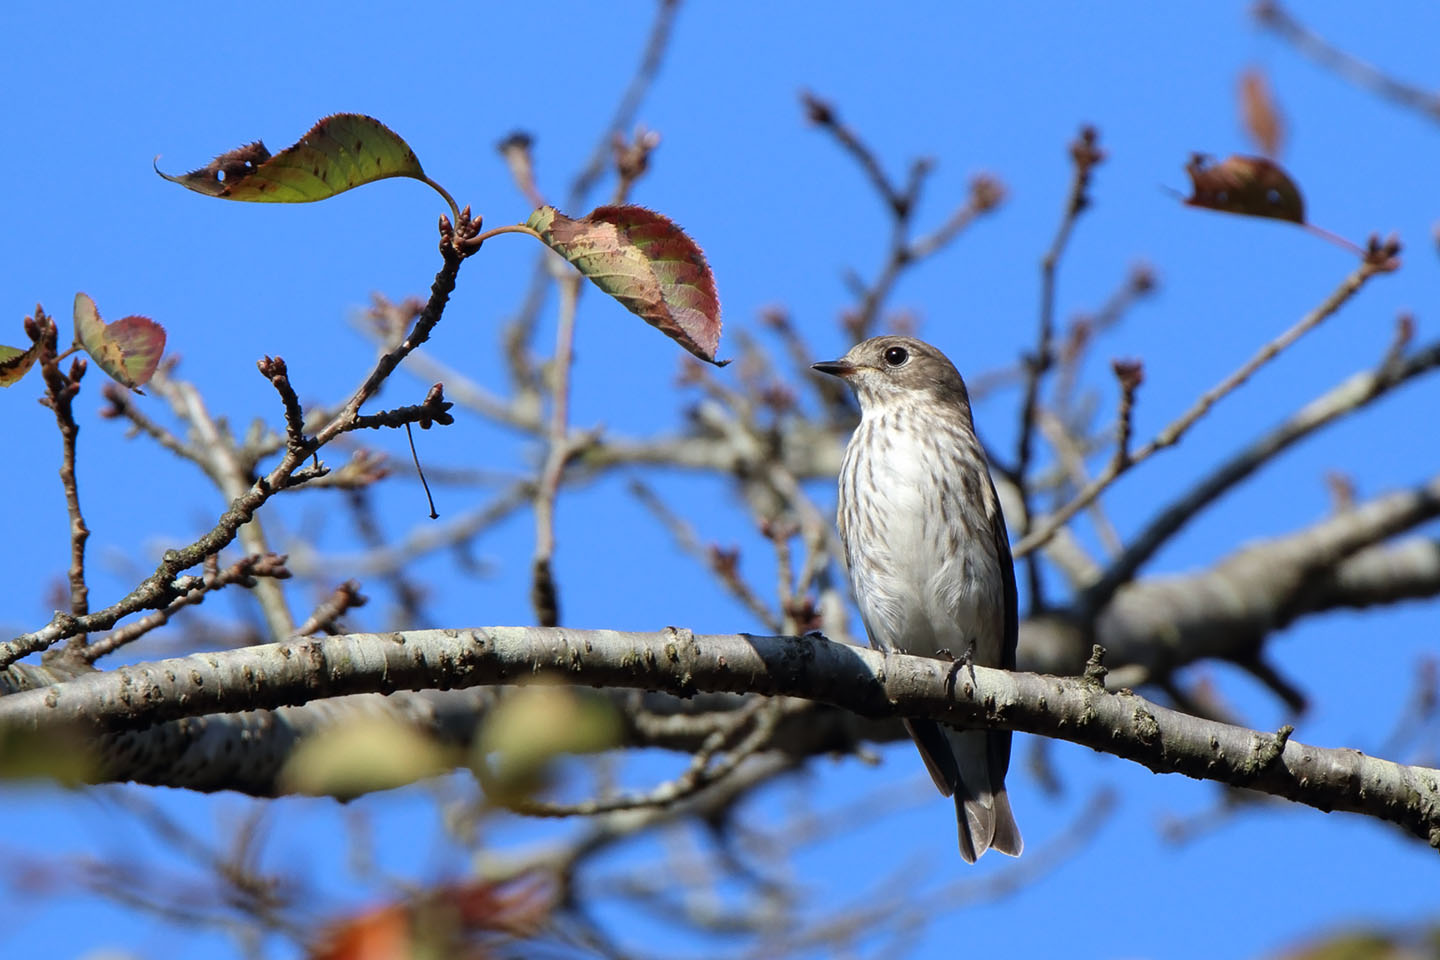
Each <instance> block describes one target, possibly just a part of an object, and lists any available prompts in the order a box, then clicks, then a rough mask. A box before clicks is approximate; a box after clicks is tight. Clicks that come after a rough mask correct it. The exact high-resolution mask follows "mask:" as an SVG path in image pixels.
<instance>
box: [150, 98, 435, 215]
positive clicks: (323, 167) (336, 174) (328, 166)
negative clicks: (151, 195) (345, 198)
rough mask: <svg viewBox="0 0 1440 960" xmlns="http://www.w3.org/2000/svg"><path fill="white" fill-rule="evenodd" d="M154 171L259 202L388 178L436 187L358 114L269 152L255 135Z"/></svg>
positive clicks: (313, 195)
mask: <svg viewBox="0 0 1440 960" xmlns="http://www.w3.org/2000/svg"><path fill="white" fill-rule="evenodd" d="M155 172H156V173H159V174H160V176H162V177H164V178H165V179H166V180H170V181H172V182H174V183H178V184H180V185H181V186H182V187H188V188H189V189H191V190H194V191H195V192H197V193H203V194H206V195H208V196H212V197H222V198H224V199H226V200H246V201H251V202H259V203H313V202H314V201H317V200H325V199H327V198H329V197H333V196H335V195H336V194H337V193H343V192H344V191H346V190H349V189H351V188H352V187H358V186H361V185H362V184H366V183H372V182H374V181H376V180H384V179H387V178H389V177H410V178H412V179H415V180H420V181H421V182H423V183H428V184H430V185H431V186H435V185H434V184H433V183H432V182H431V180H430V178H429V177H427V176H426V175H425V171H424V169H422V168H421V166H420V161H419V159H417V158H416V156H415V151H414V150H411V149H410V145H409V144H407V143H406V142H405V141H404V140H403V139H401V138H400V135H399V134H397V133H395V132H394V131H393V130H391V129H390V128H389V127H387V126H385V124H383V123H381V122H380V121H379V120H376V119H375V118H374V117H367V116H364V115H363V114H358V113H337V114H334V115H333V116H329V117H326V118H325V119H324V120H321V121H320V122H319V123H317V124H315V126H314V127H312V128H311V129H310V132H309V133H307V134H305V136H303V137H301V138H300V140H299V142H298V143H296V144H295V145H294V146H290V147H286V148H285V149H284V150H282V151H280V152H279V153H277V154H274V155H273V156H272V155H271V153H270V151H269V150H267V149H265V144H263V143H261V142H260V141H258V140H257V141H255V142H254V143H251V144H247V145H245V146H243V147H237V148H236V149H234V150H231V151H230V152H229V153H224V154H221V155H220V156H218V157H216V158H215V159H214V160H212V161H210V163H209V164H208V165H206V166H204V167H201V168H200V169H199V170H192V171H191V172H189V173H186V174H181V175H179V176H172V175H171V174H168V173H164V172H162V171H161V170H160V169H159V168H158V167H157V168H156V170H155ZM447 199H448V197H447Z"/></svg>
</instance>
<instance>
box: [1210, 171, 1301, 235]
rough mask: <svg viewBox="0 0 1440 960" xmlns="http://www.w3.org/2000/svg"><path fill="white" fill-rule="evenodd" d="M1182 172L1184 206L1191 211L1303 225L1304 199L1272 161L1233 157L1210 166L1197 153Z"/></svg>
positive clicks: (1292, 182)
mask: <svg viewBox="0 0 1440 960" xmlns="http://www.w3.org/2000/svg"><path fill="white" fill-rule="evenodd" d="M1185 172H1186V173H1188V174H1189V175H1190V183H1191V185H1192V190H1191V195H1190V196H1189V197H1188V198H1186V200H1185V202H1186V203H1188V204H1189V205H1190V206H1192V207H1204V208H1205V209H1207V210H1219V211H1221V212H1223V213H1239V214H1243V215H1245V216H1249V217H1269V218H1271V219H1274V220H1288V221H1290V222H1291V223H1301V224H1303V223H1304V222H1305V199H1304V198H1303V197H1302V196H1301V195H1300V188H1299V187H1298V186H1296V185H1295V181H1294V180H1292V179H1290V175H1289V174H1287V173H1286V172H1285V171H1284V170H1282V169H1280V165H1279V164H1277V163H1275V162H1274V161H1271V160H1267V159H1265V158H1264V157H1242V156H1233V157H1227V158H1226V159H1225V160H1224V161H1222V162H1220V163H1213V162H1212V161H1211V160H1210V158H1208V157H1205V156H1203V155H1202V154H1198V153H1197V154H1195V155H1193V156H1192V157H1191V158H1190V163H1189V164H1187V165H1186V167H1185Z"/></svg>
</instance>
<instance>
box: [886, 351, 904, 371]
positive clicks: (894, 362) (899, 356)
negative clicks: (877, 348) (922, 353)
mask: <svg viewBox="0 0 1440 960" xmlns="http://www.w3.org/2000/svg"><path fill="white" fill-rule="evenodd" d="M909 359H910V351H908V350H906V349H905V348H904V347H891V348H890V349H889V350H886V351H885V362H886V363H888V364H890V366H892V367H898V366H900V364H902V363H904V362H905V361H906V360H909Z"/></svg>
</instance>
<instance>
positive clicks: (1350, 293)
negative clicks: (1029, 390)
mask: <svg viewBox="0 0 1440 960" xmlns="http://www.w3.org/2000/svg"><path fill="white" fill-rule="evenodd" d="M1398 252H1399V245H1398V243H1396V242H1395V241H1391V242H1390V243H1389V244H1388V245H1386V246H1385V247H1384V248H1382V249H1379V250H1377V254H1378V255H1377V256H1370V257H1367V258H1366V259H1365V260H1364V261H1363V262H1361V264H1360V266H1358V267H1356V268H1355V271H1354V272H1353V273H1351V274H1350V276H1348V277H1346V278H1345V280H1344V281H1343V282H1342V283H1341V284H1340V286H1339V287H1337V288H1336V289H1335V292H1334V293H1332V294H1330V296H1329V297H1327V298H1326V299H1325V301H1324V302H1323V303H1321V304H1320V306H1318V307H1316V308H1315V309H1314V310H1312V311H1310V312H1309V313H1308V314H1306V315H1305V316H1304V317H1303V318H1302V319H1301V320H1300V322H1299V323H1297V324H1295V325H1294V326H1293V327H1291V328H1290V329H1289V330H1286V331H1285V332H1284V333H1282V334H1280V336H1278V337H1276V338H1275V339H1274V340H1271V341H1270V342H1269V343H1267V344H1265V346H1263V347H1261V348H1260V350H1259V352H1258V353H1256V354H1255V356H1253V357H1251V358H1250V359H1249V360H1248V361H1247V362H1246V363H1245V364H1244V365H1243V366H1241V367H1240V368H1239V369H1238V370H1236V371H1235V372H1234V373H1232V374H1230V375H1229V376H1228V377H1226V378H1225V379H1224V380H1221V381H1220V382H1219V383H1218V384H1216V385H1215V386H1214V387H1212V388H1210V389H1209V390H1207V391H1206V392H1205V393H1204V394H1203V395H1202V396H1201V397H1200V399H1198V400H1196V401H1195V403H1194V404H1193V405H1192V406H1191V407H1190V409H1189V410H1187V411H1185V413H1183V414H1181V415H1180V417H1179V418H1177V419H1176V420H1175V421H1174V422H1172V423H1171V424H1170V425H1169V426H1167V427H1166V428H1165V429H1163V430H1161V431H1160V433H1159V434H1157V435H1156V437H1155V439H1153V440H1151V441H1150V442H1149V443H1147V444H1146V445H1145V446H1143V447H1141V448H1140V449H1139V450H1137V451H1135V453H1134V454H1133V455H1132V456H1130V457H1128V458H1127V459H1125V460H1123V461H1111V463H1110V466H1109V467H1107V468H1106V469H1105V471H1104V472H1103V473H1101V474H1100V475H1099V476H1098V477H1096V478H1095V479H1094V480H1093V481H1092V482H1091V483H1090V485H1089V486H1088V487H1086V488H1085V489H1084V490H1082V491H1080V492H1079V493H1078V494H1076V495H1075V497H1074V499H1072V500H1071V501H1070V502H1069V503H1067V504H1066V505H1065V506H1063V507H1061V508H1060V509H1059V510H1056V511H1055V512H1054V513H1052V514H1049V515H1048V516H1046V517H1045V518H1044V521H1043V522H1042V523H1041V524H1040V525H1039V526H1038V527H1035V528H1034V529H1033V530H1032V532H1031V533H1029V534H1027V535H1026V536H1025V537H1023V538H1022V539H1021V540H1020V542H1019V543H1017V544H1016V545H1015V550H1014V552H1015V555H1016V556H1027V555H1029V554H1030V553H1031V552H1032V551H1034V550H1035V549H1036V548H1037V547H1041V546H1044V545H1045V543H1046V542H1047V541H1048V540H1049V539H1050V538H1051V537H1052V536H1054V535H1055V532H1056V531H1057V530H1059V529H1060V528H1061V527H1063V526H1064V525H1065V524H1066V523H1068V522H1069V521H1070V518H1071V517H1073V516H1075V514H1076V513H1078V512H1079V511H1081V510H1083V509H1084V508H1085V507H1087V506H1089V504H1090V503H1092V502H1093V501H1094V500H1095V498H1096V497H1098V496H1099V495H1100V494H1101V493H1102V492H1103V491H1104V490H1105V488H1106V487H1108V486H1110V484H1111V483H1113V482H1115V480H1116V478H1117V477H1119V476H1120V475H1121V474H1123V473H1125V472H1126V471H1128V470H1130V469H1131V468H1132V467H1134V466H1135V465H1136V464H1139V463H1143V462H1144V461H1145V460H1147V459H1149V458H1150V457H1151V456H1153V455H1154V454H1156V453H1158V452H1159V451H1161V450H1164V449H1165V448H1166V447H1170V446H1174V445H1175V444H1176V443H1178V442H1179V440H1180V438H1181V437H1183V436H1184V435H1185V433H1186V431H1188V430H1189V429H1190V428H1191V427H1192V426H1194V425H1195V423H1196V421H1198V420H1199V419H1200V418H1201V417H1203V416H1204V415H1205V414H1206V413H1208V412H1209V410H1210V408H1211V407H1213V406H1214V405H1215V404H1216V403H1217V402H1219V401H1220V400H1221V399H1222V398H1223V397H1225V396H1226V395H1227V394H1229V393H1231V392H1232V391H1234V390H1235V389H1236V388H1237V387H1239V386H1240V385H1242V384H1243V383H1244V382H1245V381H1246V380H1248V379H1250V377H1251V376H1252V375H1253V374H1254V373H1255V372H1256V371H1257V370H1259V369H1260V368H1261V367H1263V366H1264V365H1265V364H1266V363H1269V362H1270V361H1271V360H1273V359H1274V358H1275V357H1276V356H1277V355H1278V354H1279V353H1280V352H1281V351H1282V350H1284V349H1285V348H1286V347H1288V346H1290V345H1291V344H1292V343H1294V342H1295V341H1296V340H1298V339H1300V337H1302V336H1304V335H1305V334H1306V333H1307V332H1309V331H1310V330H1313V329H1314V328H1315V327H1317V326H1319V325H1320V323H1322V322H1323V321H1324V320H1325V319H1326V318H1328V317H1329V316H1331V315H1332V314H1334V313H1335V312H1336V311H1337V310H1339V309H1340V308H1341V307H1342V306H1344V305H1345V303H1346V302H1348V301H1349V300H1350V299H1351V298H1352V297H1354V296H1355V294H1356V293H1358V292H1359V291H1360V288H1361V287H1363V286H1365V283H1366V281H1368V280H1369V279H1370V278H1371V277H1373V276H1375V275H1376V274H1379V273H1388V272H1389V271H1391V270H1394V269H1395V268H1396V265H1397V264H1396V262H1395V260H1394V257H1395V255H1396V254H1397V253H1398Z"/></svg>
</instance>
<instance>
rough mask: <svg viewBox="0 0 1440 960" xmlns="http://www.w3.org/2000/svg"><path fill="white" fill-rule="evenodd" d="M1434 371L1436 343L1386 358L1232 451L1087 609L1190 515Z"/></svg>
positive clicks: (1120, 562) (1153, 528) (1123, 560)
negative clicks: (1300, 445)
mask: <svg viewBox="0 0 1440 960" xmlns="http://www.w3.org/2000/svg"><path fill="white" fill-rule="evenodd" d="M1435 369H1440V343H1432V344H1430V345H1429V346H1428V347H1425V348H1424V349H1421V350H1417V351H1415V352H1414V353H1412V354H1410V355H1409V356H1408V357H1406V358H1405V359H1404V360H1403V361H1402V362H1400V363H1399V364H1394V363H1390V362H1386V363H1383V364H1381V366H1380V367H1379V368H1378V369H1376V370H1373V371H1365V372H1362V373H1357V374H1355V375H1354V376H1352V377H1349V378H1348V379H1346V380H1345V381H1344V382H1343V383H1341V384H1339V385H1338V386H1336V387H1333V388H1332V389H1330V390H1327V391H1326V392H1325V393H1324V394H1322V395H1321V396H1319V397H1316V398H1315V399H1314V400H1312V401H1310V402H1309V403H1307V404H1306V405H1305V406H1304V407H1302V408H1301V409H1300V410H1299V411H1297V412H1296V413H1295V414H1294V415H1293V416H1291V417H1290V418H1289V419H1287V420H1286V421H1285V422H1284V423H1282V424H1280V425H1279V426H1278V427H1276V428H1275V429H1273V430H1271V431H1269V432H1268V433H1266V434H1265V435H1264V436H1262V437H1260V438H1259V439H1258V440H1256V441H1255V442H1253V443H1251V444H1250V445H1249V446H1247V447H1245V448H1244V449H1242V450H1240V451H1239V452H1237V453H1236V454H1235V455H1233V456H1232V457H1230V458H1229V459H1228V460H1226V461H1225V462H1224V463H1222V464H1220V465H1219V466H1218V467H1216V468H1215V469H1214V470H1213V471H1212V472H1211V473H1210V474H1209V475H1208V476H1206V477H1204V478H1202V479H1201V480H1200V481H1199V482H1198V483H1196V484H1195V486H1194V487H1192V488H1191V489H1189V490H1187V491H1186V492H1185V493H1183V494H1182V495H1181V496H1179V497H1178V498H1176V499H1175V500H1174V501H1173V502H1172V503H1171V504H1170V505H1169V506H1167V507H1165V508H1164V509H1162V510H1160V511H1159V512H1157V513H1156V514H1155V518H1154V519H1153V520H1151V521H1150V523H1149V524H1148V525H1147V526H1146V527H1145V529H1143V530H1141V531H1140V533H1139V534H1138V535H1136V536H1135V537H1134V539H1132V540H1131V542H1130V545H1129V547H1128V548H1127V549H1126V550H1125V552H1124V553H1123V554H1121V555H1120V556H1119V557H1118V558H1117V559H1116V560H1115V562H1114V563H1113V564H1111V566H1110V569H1109V570H1107V571H1106V572H1105V574H1104V576H1103V577H1101V578H1100V579H1099V580H1098V581H1096V583H1095V584H1094V585H1093V586H1091V588H1090V589H1089V590H1088V591H1087V592H1086V594H1085V597H1084V604H1085V605H1086V607H1087V608H1088V609H1091V610H1098V609H1100V608H1101V607H1103V606H1104V605H1105V604H1107V603H1109V601H1110V598H1111V597H1113V596H1114V595H1115V591H1116V590H1118V589H1119V588H1120V587H1121V586H1123V585H1124V584H1126V583H1128V582H1129V581H1130V580H1131V579H1133V578H1134V576H1135V573H1136V572H1137V571H1138V570H1139V569H1140V567H1141V566H1143V565H1144V564H1145V562H1146V561H1148V560H1149V559H1150V558H1151V557H1153V556H1154V555H1155V553H1156V551H1158V550H1159V549H1160V547H1161V546H1163V545H1164V544H1165V543H1166V542H1168V541H1169V539H1170V538H1171V537H1172V536H1174V535H1175V533H1176V532H1177V531H1178V530H1179V529H1180V528H1181V527H1183V526H1184V525H1185V524H1186V523H1187V522H1188V521H1189V520H1190V519H1191V518H1193V517H1194V516H1195V515H1196V514H1198V513H1199V512H1200V511H1201V510H1203V509H1204V508H1205V507H1206V506H1208V505H1209V504H1211V503H1213V502H1214V501H1215V500H1217V499H1218V498H1219V497H1220V496H1221V495H1222V494H1223V493H1225V491H1227V490H1229V489H1231V488H1232V487H1234V486H1235V485H1236V484H1237V483H1239V482H1241V481H1242V480H1244V479H1245V478H1246V477H1248V476H1250V475H1251V474H1252V473H1254V472H1255V471H1256V470H1258V469H1259V468H1260V467H1261V466H1263V465H1264V464H1266V463H1269V462H1270V461H1271V460H1273V459H1274V458H1275V457H1276V456H1277V455H1279V454H1280V453H1281V452H1282V451H1284V450H1286V449H1287V448H1289V447H1290V446H1292V445H1293V444H1295V443H1296V442H1297V441H1299V440H1301V439H1303V438H1305V437H1307V436H1309V435H1310V434H1312V433H1314V432H1315V431H1316V430H1319V429H1320V428H1321V427H1323V426H1325V425H1327V424H1330V423H1333V422H1334V421H1336V420H1338V419H1340V418H1341V417H1343V416H1345V415H1346V414H1349V413H1352V412H1354V411H1356V410H1360V409H1362V408H1363V407H1366V406H1368V405H1369V404H1370V403H1372V402H1373V401H1375V400H1376V399H1378V398H1380V397H1382V396H1385V395H1386V394H1388V393H1389V392H1390V391H1391V390H1394V389H1395V388H1396V387H1399V386H1400V385H1402V384H1404V383H1406V382H1408V381H1410V380H1412V379H1414V378H1416V377H1418V376H1421V375H1422V374H1425V373H1428V372H1430V371H1432V370H1435Z"/></svg>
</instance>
